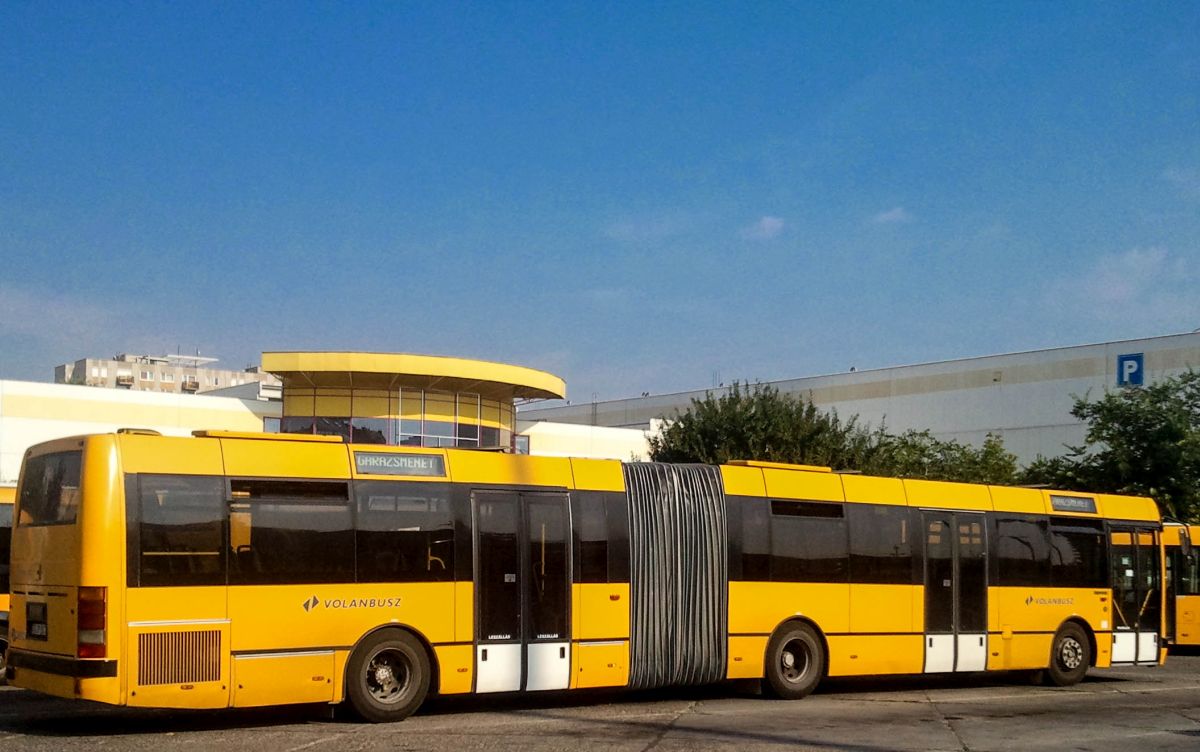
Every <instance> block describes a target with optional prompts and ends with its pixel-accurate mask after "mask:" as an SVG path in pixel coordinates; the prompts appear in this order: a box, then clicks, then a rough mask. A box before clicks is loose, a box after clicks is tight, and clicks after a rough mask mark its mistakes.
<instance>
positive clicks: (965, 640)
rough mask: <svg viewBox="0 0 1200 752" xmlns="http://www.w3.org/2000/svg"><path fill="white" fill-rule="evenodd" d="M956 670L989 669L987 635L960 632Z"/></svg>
mask: <svg viewBox="0 0 1200 752" xmlns="http://www.w3.org/2000/svg"><path fill="white" fill-rule="evenodd" d="M954 670H955V671H986V670H987V635H985V634H960V635H959V636H958V661H957V664H956V665H955V667H954Z"/></svg>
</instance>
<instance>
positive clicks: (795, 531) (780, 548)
mask: <svg viewBox="0 0 1200 752" xmlns="http://www.w3.org/2000/svg"><path fill="white" fill-rule="evenodd" d="M842 514H843V510H842V505H841V504H833V503H821V502H793V501H772V502H771V580H772V581H773V582H846V578H847V574H848V571H849V551H848V549H847V545H846V521H845V520H844V519H842Z"/></svg>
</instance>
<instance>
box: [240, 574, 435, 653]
mask: <svg viewBox="0 0 1200 752" xmlns="http://www.w3.org/2000/svg"><path fill="white" fill-rule="evenodd" d="M314 598H315V600H316V603H315V605H312V606H311V607H310V608H309V609H308V610H305V608H304V605H305V604H306V603H311V602H312V599H314ZM454 612H455V603H454V583H452V582H406V583H398V584H397V583H392V584H367V583H360V584H348V585H239V586H233V587H230V588H229V616H230V619H231V620H232V622H233V634H232V637H231V644H230V647H231V649H232V650H233V651H234V652H236V653H240V652H250V653H253V652H257V651H263V650H297V651H299V650H333V649H349V648H351V647H353V646H354V645H355V644H356V643H357V642H358V641H359V640H360V639H361V638H362V636H363V635H365V634H367V633H368V632H370V631H371V630H373V629H375V628H377V627H381V626H388V625H396V626H407V627H411V628H412V629H413V630H414V631H415V632H417V633H418V634H419V635H421V636H422V637H424V638H425V639H426V640H427V641H428V642H430V643H433V644H438V643H446V642H453V641H454ZM281 621H282V622H285V623H287V624H288V625H289V626H288V629H286V630H280V628H279V625H280V623H281Z"/></svg>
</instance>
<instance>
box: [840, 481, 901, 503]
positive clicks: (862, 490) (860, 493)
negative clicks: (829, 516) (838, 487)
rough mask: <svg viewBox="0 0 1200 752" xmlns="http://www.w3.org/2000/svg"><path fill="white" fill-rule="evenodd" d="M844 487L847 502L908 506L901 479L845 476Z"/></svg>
mask: <svg viewBox="0 0 1200 752" xmlns="http://www.w3.org/2000/svg"><path fill="white" fill-rule="evenodd" d="M842 486H843V488H844V489H845V492H846V501H859V502H863V503H866V504H892V505H899V506H905V505H906V504H908V499H907V498H906V497H905V495H904V482H903V481H902V480H900V479H899V478H876V477H873V476H870V475H843V476H842Z"/></svg>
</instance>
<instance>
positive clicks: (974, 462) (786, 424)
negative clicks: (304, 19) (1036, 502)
mask: <svg viewBox="0 0 1200 752" xmlns="http://www.w3.org/2000/svg"><path fill="white" fill-rule="evenodd" d="M650 457H651V459H653V460H656V461H660V462H704V463H709V464H721V463H725V462H729V461H730V460H739V459H741V460H763V461H767V462H787V463H792V464H800V465H823V466H828V467H833V468H835V469H837V470H857V471H861V472H865V473H870V474H873V475H890V476H898V477H908V478H928V479H931V480H959V481H965V482H975V483H1012V482H1013V480H1014V478H1015V476H1016V471H1017V465H1016V458H1015V457H1014V456H1013V455H1012V454H1010V453H1008V452H1006V451H1005V450H1004V444H1003V442H1002V441H1001V440H1000V438H999V437H995V436H990V435H989V436H988V439H987V441H986V442H985V443H984V446H983V447H982V448H979V449H977V448H975V447H972V446H970V445H967V444H961V443H959V442H957V441H942V440H940V439H936V438H934V437H933V436H932V435H931V434H930V433H929V432H928V431H907V432H905V433H903V434H900V435H898V436H894V435H891V434H889V433H887V431H886V429H885V427H883V426H880V427H878V428H876V429H874V430H871V429H868V428H866V427H864V426H861V425H859V424H858V420H857V416H856V417H852V418H850V419H849V420H842V419H841V418H839V417H838V415H837V412H836V411H829V412H824V411H822V410H819V409H818V408H817V407H816V406H815V405H813V404H812V403H811V402H809V401H808V400H806V399H804V398H803V397H801V396H797V395H793V394H782V393H780V392H779V390H777V389H775V388H774V387H772V386H770V385H764V384H755V385H753V386H747V387H743V386H742V385H741V384H737V383H735V384H734V385H733V386H732V387H731V388H730V389H729V391H728V392H726V393H725V394H722V395H721V396H719V397H718V396H713V394H712V393H711V392H710V393H708V394H706V395H705V397H704V399H702V400H696V399H694V400H692V404H691V407H690V408H689V409H688V410H687V411H686V412H683V413H677V414H676V415H675V417H674V418H673V419H671V420H669V422H668V423H667V425H666V427H665V428H664V429H663V431H662V433H661V434H659V435H658V436H653V437H651V438H650Z"/></svg>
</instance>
